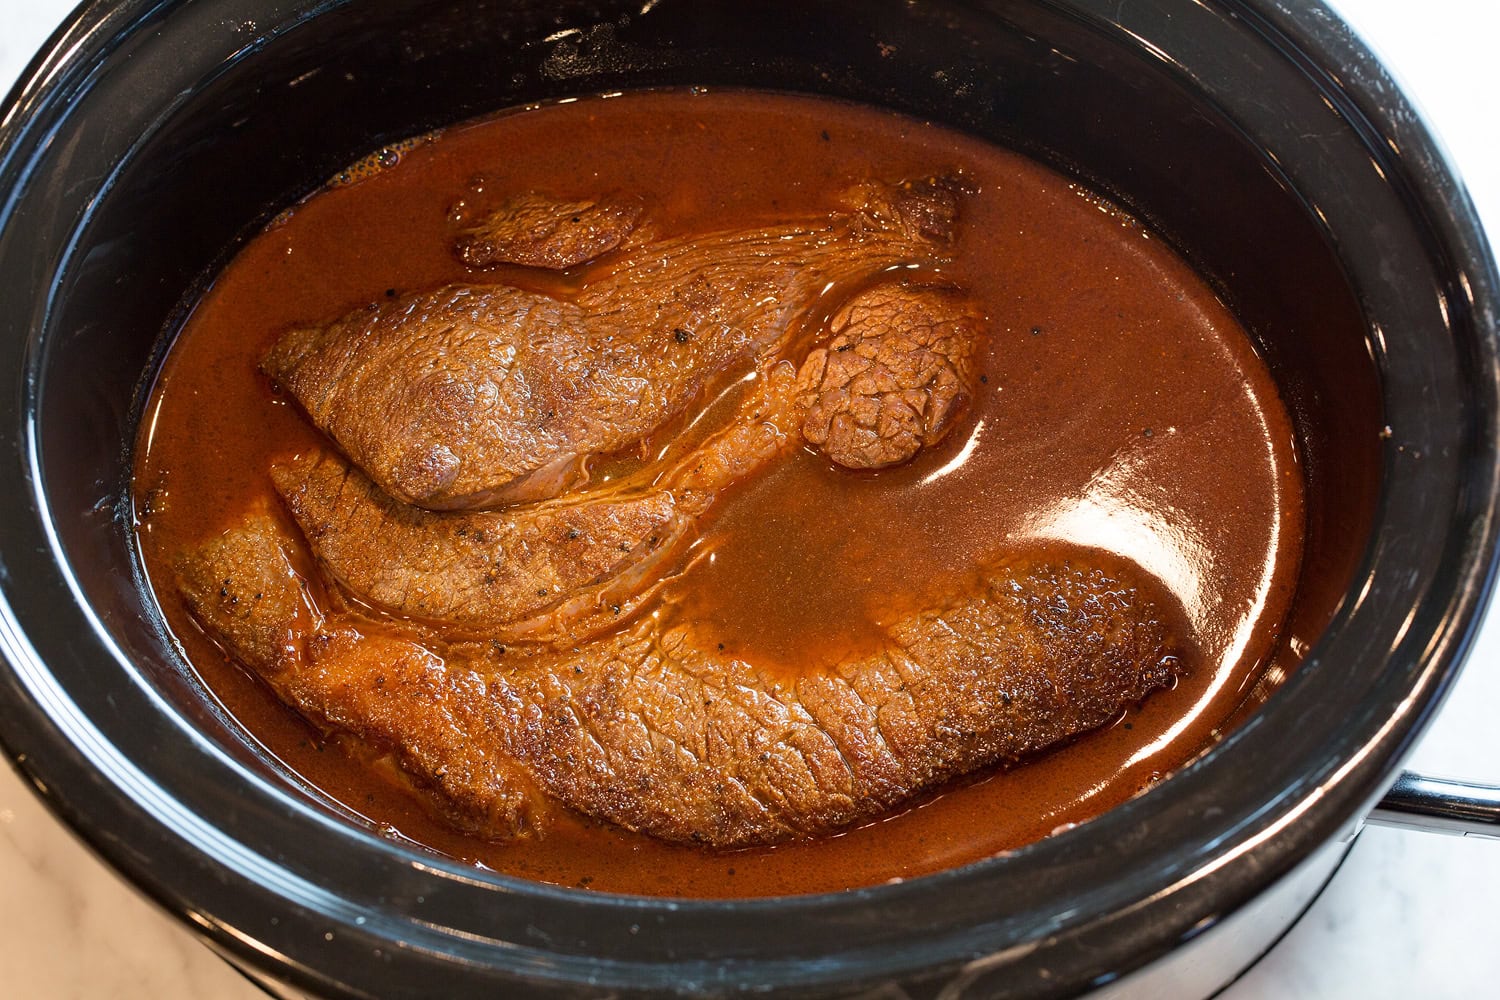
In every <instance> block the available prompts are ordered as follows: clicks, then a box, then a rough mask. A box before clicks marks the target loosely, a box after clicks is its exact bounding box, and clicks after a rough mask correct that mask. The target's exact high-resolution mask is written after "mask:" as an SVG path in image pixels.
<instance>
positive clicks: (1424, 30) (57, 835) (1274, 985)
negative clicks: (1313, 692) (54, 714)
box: [0, 0, 1500, 1000]
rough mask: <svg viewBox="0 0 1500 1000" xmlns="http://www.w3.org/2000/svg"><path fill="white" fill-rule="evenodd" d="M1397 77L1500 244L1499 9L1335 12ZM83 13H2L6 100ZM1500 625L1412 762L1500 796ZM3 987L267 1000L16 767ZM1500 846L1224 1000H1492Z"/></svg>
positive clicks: (1319, 909) (1415, 852)
mask: <svg viewBox="0 0 1500 1000" xmlns="http://www.w3.org/2000/svg"><path fill="white" fill-rule="evenodd" d="M1335 5H1336V6H1337V7H1338V9H1340V10H1341V11H1342V12H1343V13H1344V15H1345V16H1346V17H1347V18H1348V19H1349V20H1350V21H1351V22H1352V23H1353V24H1354V25H1355V26H1356V27H1357V28H1358V29H1359V30H1360V31H1361V32H1362V33H1363V34H1364V36H1365V38H1366V39H1367V40H1368V41H1369V42H1370V43H1371V45H1372V46H1373V47H1374V48H1375V49H1376V51H1377V52H1379V53H1380V54H1381V55H1382V56H1383V57H1384V58H1385V59H1386V61H1387V62H1388V63H1389V64H1390V65H1391V66H1393V67H1394V69H1395V72H1396V74H1397V75H1398V76H1399V77H1400V78H1401V80H1402V82H1403V84H1404V86H1405V87H1406V89H1407V92H1408V93H1409V94H1411V95H1412V96H1413V97H1414V98H1415V100H1416V102H1417V104H1418V105H1419V106H1420V107H1421V108H1422V110H1423V111H1424V112H1425V114H1426V115H1427V117H1428V120H1429V121H1430V123H1431V124H1432V125H1433V127H1434V128H1435V129H1436V131H1437V132H1438V133H1439V134H1440V136H1441V137H1442V138H1443V140H1444V142H1445V143H1446V144H1447V146H1448V149H1449V152H1450V154H1451V155H1452V157H1453V160H1454V162H1455V163H1456V164H1457V165H1458V168H1459V171H1460V172H1461V174H1462V175H1463V176H1464V178H1465V180H1466V182H1467V183H1468V185H1469V189H1470V192H1471V193H1472V195H1473V197H1474V201H1475V203H1476V205H1477V206H1478V207H1479V211H1480V214H1481V216H1482V217H1483V218H1484V219H1485V220H1486V223H1487V226H1488V228H1489V231H1490V233H1491V234H1495V235H1492V239H1494V240H1496V241H1497V242H1500V139H1497V137H1496V127H1495V124H1494V122H1495V121H1496V113H1495V106H1496V105H1497V104H1500V77H1497V76H1496V75H1495V70H1494V59H1495V55H1494V48H1493V46H1494V41H1495V39H1496V38H1500V4H1496V3H1494V2H1493V0H1423V2H1422V3H1414V2H1412V0H1335ZM71 6H72V0H0V25H3V28H0V88H8V87H9V86H10V84H11V82H12V81H13V80H14V79H15V78H16V77H17V76H18V75H19V74H20V73H21V71H22V69H23V68H24V67H25V64H26V62H27V60H28V59H29V58H30V56H31V54H32V53H33V52H34V51H35V50H36V48H37V47H39V46H40V45H41V44H42V42H43V41H44V40H45V39H46V37H47V35H48V34H49V33H50V32H51V31H52V30H53V28H54V27H55V26H56V25H57V24H58V23H59V22H60V21H61V20H62V19H63V17H64V16H66V14H67V13H68V11H69V10H70V8H71ZM1495 706H1500V616H1492V617H1491V619H1490V621H1489V623H1488V624H1487V626H1486V627H1485V628H1484V630H1483V631H1482V632H1481V635H1480V638H1479V641H1478V644H1477V646H1476V648H1475V649H1474V652H1473V654H1472V655H1471V657H1470V660H1469V666H1468V669H1467V670H1466V671H1465V673H1464V675H1463V677H1462V679H1461V680H1460V681H1459V683H1458V685H1457V687H1456V688H1455V690H1454V692H1453V694H1452V697H1451V698H1450V700H1449V702H1448V703H1447V705H1446V706H1445V707H1444V709H1443V711H1442V714H1441V716H1440V717H1439V719H1438V720H1437V722H1436V723H1435V724H1434V726H1433V727H1432V729H1431V730H1430V732H1429V733H1428V735H1427V736H1426V737H1425V738H1424V740H1423V742H1422V744H1421V745H1420V747H1419V748H1418V749H1417V752H1416V754H1415V756H1414V758H1413V760H1412V761H1411V765H1412V766H1413V767H1414V768H1416V769H1419V770H1424V771H1427V772H1430V773H1435V774H1445V775H1449V776H1454V777H1465V778H1470V779H1474V780H1480V781H1485V780H1488V781H1500V745H1497V743H1496V738H1495V730H1494V719H1493V714H1492V713H1493V709H1494V707H1495ZM0 887H3V893H4V897H5V903H6V905H5V906H4V907H3V909H0V976H3V981H4V983H5V986H4V989H3V991H0V992H4V993H5V994H6V995H8V996H14V997H27V998H32V1000H61V998H72V997H80V998H81V997H101V996H108V997H116V998H121V1000H126V998H142V1000H144V998H151V1000H176V998H200V997H216V998H225V1000H235V998H253V997H261V996H264V994H262V993H260V992H259V991H258V990H257V989H256V988H255V987H254V986H252V985H250V984H249V983H248V982H247V981H245V980H244V979H242V978H241V977H240V976H239V975H238V974H237V973H236V972H235V971H233V970H232V969H231V968H230V967H229V966H227V965H225V964H224V963H223V962H222V961H220V960H219V959H218V958H217V957H215V956H214V955H213V954H212V953H211V952H209V951H208V949H206V948H205V947H203V946H202V945H200V944H199V943H198V942H197V941H196V940H195V939H194V937H193V936H192V935H191V934H190V933H189V932H188V931H187V930H186V929H185V928H184V927H183V926H181V925H179V924H178V923H176V922H175V921H174V920H172V919H171V918H169V917H167V916H165V915H163V914H162V913H161V912H159V911H158V910H156V909H155V908H154V906H153V905H152V904H150V903H148V902H147V901H146V900H144V899H143V898H142V897H141V896H140V895H138V894H137V893H136V892H135V891H134V890H133V889H131V888H130V887H128V886H126V885H125V884H124V883H123V882H122V881H121V880H120V879H118V878H117V877H116V876H115V875H114V874H113V872H111V871H110V870H108V869H106V868H105V867H104V866H103V865H102V864H101V863H100V862H99V861H97V860H95V859H94V858H93V856H92V855H90V854H89V853H88V851H87V850H85V849H84V848H83V847H82V846H80V844H79V843H78V842H77V841H76V840H75V839H74V838H73V836H72V835H71V834H70V833H69V832H68V831H67V830H65V829H64V828H63V827H62V826H61V825H60V824H59V823H58V822H57V821H56V820H55V819H53V818H52V816H51V815H50V814H49V813H48V812H47V811H46V809H45V808H44V807H43V806H42V805H41V803H40V802H39V801H38V799H37V798H36V797H35V796H34V795H33V794H32V792H31V791H30V790H29V789H28V788H27V787H26V786H25V785H24V784H23V783H22V781H21V780H20V779H19V778H18V777H17V775H16V774H15V773H14V772H13V771H12V770H11V769H9V768H6V767H4V766H0ZM1496 899H1500V843H1494V842H1487V841H1481V840H1477V839H1474V838H1468V839H1465V838H1459V837H1444V836H1437V835H1431V834H1417V833H1409V832H1404V831H1397V830H1388V829H1379V828H1371V829H1367V830H1366V831H1365V832H1364V834H1362V835H1361V837H1360V838H1359V841H1358V842H1357V844H1356V845H1355V847H1354V850H1353V851H1352V852H1351V854H1350V856H1349V858H1348V860H1347V861H1346V862H1345V864H1344V866H1343V868H1342V869H1341V870H1340V871H1339V873H1338V875H1337V876H1336V877H1335V878H1334V880H1333V882H1332V883H1331V885H1330V886H1329V888H1328V889H1327V891H1325V892H1324V893H1323V895H1322V896H1321V897H1320V898H1319V899H1318V901H1317V902H1316V903H1315V904H1314V906H1313V907H1312V909H1311V910H1310V911H1309V912H1308V914H1307V915H1306V917H1304V918H1303V920H1302V921H1301V922H1300V923H1299V924H1297V925H1296V926H1295V927H1294V928H1293V929H1292V931H1291V932H1290V933H1289V934H1288V935H1287V937H1286V938H1285V939H1284V940H1283V941H1282V942H1281V943H1280V944H1279V945H1278V946H1277V947H1276V948H1275V949H1274V950H1273V951H1272V952H1271V953H1270V955H1268V956H1267V957H1266V958H1265V959H1264V960H1263V961H1261V962H1260V963H1259V964H1258V965H1256V966H1255V967H1254V968H1253V969H1252V970H1251V971H1250V972H1249V973H1248V974H1247V975H1246V976H1244V977H1243V978H1242V979H1241V980H1240V981H1239V982H1237V983H1235V984H1234V985H1233V986H1232V987H1231V988H1230V989H1229V990H1228V991H1227V992H1226V993H1225V994H1223V996H1224V997H1225V998H1227V1000H1259V998H1271V997H1275V998H1283V997H1298V998H1308V1000H1317V998H1335V997H1353V996H1360V997H1395V996H1421V997H1473V996H1482V995H1494V991H1495V990H1496V988H1497V987H1496V985H1495V982H1496V965H1495V958H1494V947H1495V935H1496V931H1497V929H1500V924H1497V922H1496V918H1495V916H1494V902H1493V901H1494V900H1496Z"/></svg>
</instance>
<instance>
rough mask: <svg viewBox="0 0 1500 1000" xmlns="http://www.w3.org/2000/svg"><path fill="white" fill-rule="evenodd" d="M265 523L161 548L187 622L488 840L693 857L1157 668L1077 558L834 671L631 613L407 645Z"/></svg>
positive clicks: (834, 825)
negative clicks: (776, 662) (523, 645)
mask: <svg viewBox="0 0 1500 1000" xmlns="http://www.w3.org/2000/svg"><path fill="white" fill-rule="evenodd" d="M284 530H285V529H283V528H281V526H280V525H279V524H278V523H277V522H276V521H275V520H274V519H272V518H271V517H269V516H266V515H259V516H252V517H251V518H249V519H248V520H247V521H246V522H245V523H244V524H243V525H241V526H240V527H237V528H234V529H231V530H230V531H229V532H227V533H226V534H224V535H222V536H220V537H218V538H216V539H214V540H212V541H210V542H209V543H207V544H206V545H205V546H203V547H202V548H201V549H199V550H197V551H194V552H190V553H187V554H185V555H184V557H183V558H182V560H181V561H180V563H179V578H180V582H181V587H182V592H183V594H184V596H185V597H186V599H187V602H188V604H189V606H190V608H191V609H192V611H193V613H194V615H195V616H196V617H197V619H198V621H200V622H201V623H202V624H203V626H204V628H205V629H207V630H208V632H209V633H210V634H211V635H213V636H215V637H216V638H217V639H218V640H219V641H220V642H221V643H222V644H223V645H224V647H225V648H226V649H227V650H228V651H229V652H230V654H231V655H233V656H234V657H236V658H237V659H239V660H241V661H242V662H244V663H245V664H246V665H247V666H248V667H250V668H251V669H253V670H255V671H256V672H257V673H259V674H260V675H261V676H262V677H264V678H265V679H266V681H267V682H268V683H269V684H270V685H271V686H272V687H273V688H274V689H275V690H276V692H277V693H278V694H279V695H280V696H281V697H282V698H283V699H285V700H286V701H288V702H289V703H290V704H292V705H294V706H296V707H297V708H298V709H299V710H301V711H302V712H303V713H304V714H306V715H307V716H309V717H310V718H312V719H314V720H316V721H317V722H319V723H320V724H322V725H324V726H327V727H330V728H332V729H335V730H339V731H343V732H346V733H350V734H353V735H354V736H356V737H358V738H360V739H361V740H364V741H366V742H367V743H368V744H369V745H371V746H372V747H374V748H376V749H377V750H381V751H385V752H390V753H393V754H395V756H396V757H397V759H398V760H399V761H400V762H401V764H402V766H403V767H404V768H405V769H406V770H407V772H408V773H409V774H410V775H411V776H412V778H413V780H414V781H415V783H416V784H417V785H418V786H420V787H423V788H426V789H429V790H431V792H432V793H433V796H434V800H435V802H436V803H437V805H438V807H439V808H440V809H441V810H442V811H443V812H444V813H445V814H446V815H447V816H448V817H449V818H450V819H451V820H452V821H453V822H455V823H457V824H458V825H460V826H461V827H462V828H464V829H467V830H471V831H476V832H482V833H484V834H485V835H487V836H490V837H494V838H497V839H502V840H504V839H509V838H513V837H515V836H518V835H520V834H522V833H524V832H527V831H531V830H535V829H538V828H539V827H540V826H542V825H543V824H544V823H545V816H546V813H547V810H548V800H549V798H550V799H555V800H556V801H557V802H560V803H562V804H563V805H565V806H568V807H569V808H572V809H575V810H577V811H579V812H581V813H583V814H585V815H588V816H592V817H595V818H598V819H603V820H608V821H610V822H612V823H616V824H618V825H620V826H623V827H626V828H628V829H631V830H638V831H643V832H645V833H649V834H653V835H655V836H658V837H661V838H665V839H667V840H672V841H679V842H691V843H701V844H706V845H712V846H715V847H724V848H731V847H743V846H748V845H754V844H767V843H775V842H778V841H783V840H787V839H791V838H794V837H799V836H807V835H813V834H818V833H824V832H829V831H832V830H836V829H839V828H842V827H845V826H848V825H849V824H851V823H856V822H859V821H861V820H863V819H867V818H870V817H872V816H875V815H878V814H879V813H881V812H883V811H886V810H888V809H890V808H891V807H893V806H895V805H897V804H899V803H901V802H902V801H904V800H906V799H908V798H910V797H911V796H912V795H914V794H916V793H918V792H920V791H922V790H923V789H926V788H930V787H932V786H934V785H936V784H938V783H941V782H943V781H944V780H946V779H948V778H952V777H954V776H957V775H961V774H965V773H968V772H971V771H973V770H975V769H977V768H981V767H985V766H988V765H992V764H1007V763H1012V762H1015V761H1018V760H1021V759H1023V758H1025V757H1028V756H1030V755H1033V754H1036V753H1038V752H1040V751H1042V750H1045V749H1046V748H1048V747H1051V746H1054V745H1056V744H1057V743H1059V742H1061V741H1064V740H1067V739H1068V738H1070V737H1072V736H1075V735H1077V734H1080V733H1083V732H1085V731H1087V730H1090V729H1093V728H1095V727H1098V726H1100V725H1102V724H1104V723H1106V722H1108V721H1109V720H1110V719H1112V718H1114V717H1115V716H1116V715H1118V713H1119V712H1120V711H1121V709H1123V708H1125V707H1127V706H1129V705H1131V704H1133V703H1135V702H1137V701H1139V700H1140V699H1141V698H1143V697H1145V696H1146V695H1147V694H1148V693H1150V692H1151V691H1152V690H1153V689H1154V688H1156V687H1158V686H1160V685H1163V684H1165V683H1167V682H1168V681H1169V680H1170V679H1171V678H1172V677H1173V676H1174V675H1175V673H1176V671H1177V669H1178V666H1177V658H1176V656H1175V655H1174V652H1173V644H1172V640H1171V639H1170V637H1169V635H1168V627H1167V626H1166V625H1164V623H1163V617H1162V614H1161V613H1160V611H1159V610H1158V609H1157V608H1156V607H1155V606H1153V605H1152V603H1151V602H1150V601H1149V600H1147V599H1146V598H1144V597H1143V596H1142V594H1141V593H1140V592H1139V591H1138V590H1137V589H1136V588H1135V587H1134V586H1132V585H1131V583H1130V582H1129V580H1127V579H1123V578H1121V577H1120V576H1118V575H1114V576H1112V575H1110V574H1107V573H1105V572H1104V571H1102V570H1100V569H1097V568H1089V567H1088V566H1086V565H1083V564H1082V563H1079V562H1076V561H1075V562H1066V561H1065V562H1060V563H1056V564H1046V563H1037V564H1032V563H1027V562H1022V561H1016V562H1005V561H1002V562H1000V563H997V564H995V565H993V566H990V567H988V568H987V569H986V570H984V571H983V572H982V573H980V574H978V575H977V576H976V577H975V579H974V580H973V582H972V583H971V584H970V585H969V586H967V587H964V588H961V589H960V590H959V591H958V592H956V593H954V594H953V595H952V596H951V597H949V598H948V599H947V600H945V601H941V602H938V603H937V604H936V605H935V606H933V607H932V608H931V609H930V610H928V611H924V612H920V613H915V614H911V615H908V616H906V617H905V618H903V619H902V620H900V621H899V622H897V623H896V624H894V625H892V626H890V627H889V629H888V643H887V645H886V646H885V648H883V649H881V650H880V651H878V652H875V653H873V654H871V655H868V656H865V657H863V658H860V659H857V660H853V661H850V662H846V663H842V664H839V665H837V666H835V667H830V668H823V669H810V670H808V671H806V672H799V673H781V672H777V671H773V670H763V669H760V668H757V667H756V666H755V665H754V664H751V663H747V662H744V661H741V660H738V659H735V658H733V657H731V656H729V655H727V654H724V653H722V652H718V651H716V650H715V649H713V648H708V647H706V646H704V645H700V644H699V643H698V642H697V641H696V640H695V637H694V635H693V631H692V629H691V627H690V626H667V625H664V624H662V623H661V621H660V620H659V619H658V618H656V617H655V616H643V617H642V618H641V619H640V620H639V621H637V622H636V623H634V624H633V625H632V626H630V627H629V628H627V629H625V630H622V631H619V632H617V633H614V634H612V635H610V636H607V637H604V638H599V639H595V640H593V641H591V642H586V643H582V644H580V645H578V646H577V647H574V648H571V649H567V650H561V651H558V650H540V649H535V648H532V649H520V648H507V649H505V650H503V651H502V650H501V649H499V648H497V647H496V645H495V644H494V643H488V642H486V643H469V644H456V645H451V646H449V647H447V648H446V649H441V650H439V649H428V648H426V647H424V646H422V645H421V644H419V643H417V642H415V641H413V640H411V639H403V638H401V637H399V636H398V635H394V634H392V633H390V632H388V631H383V630H381V629H379V628H372V627H371V626H368V625H366V624H364V623H362V621H361V620H360V619H358V618H356V617H351V616H350V615H348V614H347V613H343V612H333V613H325V612H320V611H318V610H317V609H315V608H312V607H311V605H310V603H309V600H308V595H309V594H310V593H311V592H312V590H311V588H309V587H308V586H307V585H306V584H304V583H303V582H302V581H301V580H300V579H299V578H298V576H297V574H296V573H295V572H294V570H293V564H294V559H293V557H291V556H290V555H288V553H290V552H291V551H292V550H293V549H294V548H295V545H296V543H295V541H294V540H292V539H291V538H289V537H288V536H287V535H286V534H285V533H284Z"/></svg>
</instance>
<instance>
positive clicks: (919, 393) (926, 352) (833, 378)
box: [797, 282, 983, 469]
mask: <svg viewBox="0 0 1500 1000" xmlns="http://www.w3.org/2000/svg"><path fill="white" fill-rule="evenodd" d="M982 329H983V317H982V315H981V314H980V312H979V311H978V308H977V307H976V306H975V305H974V303H973V302H972V301H971V300H970V299H969V298H968V297H967V296H965V295H964V294H963V293H962V292H959V291H957V290H955V289H951V288H942V287H932V286H920V285H912V284H907V283H896V282H887V283H885V284H880V285H876V286H874V287H873V288H870V289H868V290H867V291H865V292H862V293H861V294H859V295H856V296H854V297H853V298H852V299H850V301H849V302H848V303H846V304H845V305H844V306H843V307H841V308H840V309H839V311H838V312H837V313H836V314H835V315H834V318H833V322H832V331H833V338H832V340H831V341H830V342H829V343H828V345H827V347H821V348H818V349H817V350H815V351H813V352H812V353H811V354H809V355H808V358H807V361H806V362H805V363H804V364H803V366H802V370H801V372H800V373H799V375H798V382H797V391H798V393H799V395H800V397H801V401H802V405H803V407H804V408H805V410H806V414H807V415H806V418H805V420H804V421H803V423H802V434H803V436H804V437H805V438H806V439H807V441H808V442H809V443H810V444H813V445H815V446H816V447H817V448H818V449H819V450H820V451H822V452H823V453H824V454H825V455H827V456H828V457H829V458H830V459H832V460H833V461H834V462H836V463H838V464H839V465H842V466H845V467H847V468H850V469H880V468H884V467H886V466H890V465H896V464H898V463H900V462H904V461H906V460H907V459H909V458H911V457H912V456H913V455H915V454H916V453H917V451H918V450H919V449H921V448H922V447H924V446H926V445H931V444H934V443H935V442H936V441H938V440H939V439H940V438H941V437H942V436H943V434H944V433H946V432H947V430H948V428H949V427H950V426H952V423H953V418H954V417H955V416H956V415H957V413H958V412H959V411H960V410H961V409H962V407H963V404H964V402H965V401H966V400H967V399H968V398H969V397H970V396H971V395H972V393H973V383H974V378H975V374H976V373H975V358H974V355H975V352H976V350H977V348H978V344H979V342H980V337H981V335H982Z"/></svg>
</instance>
